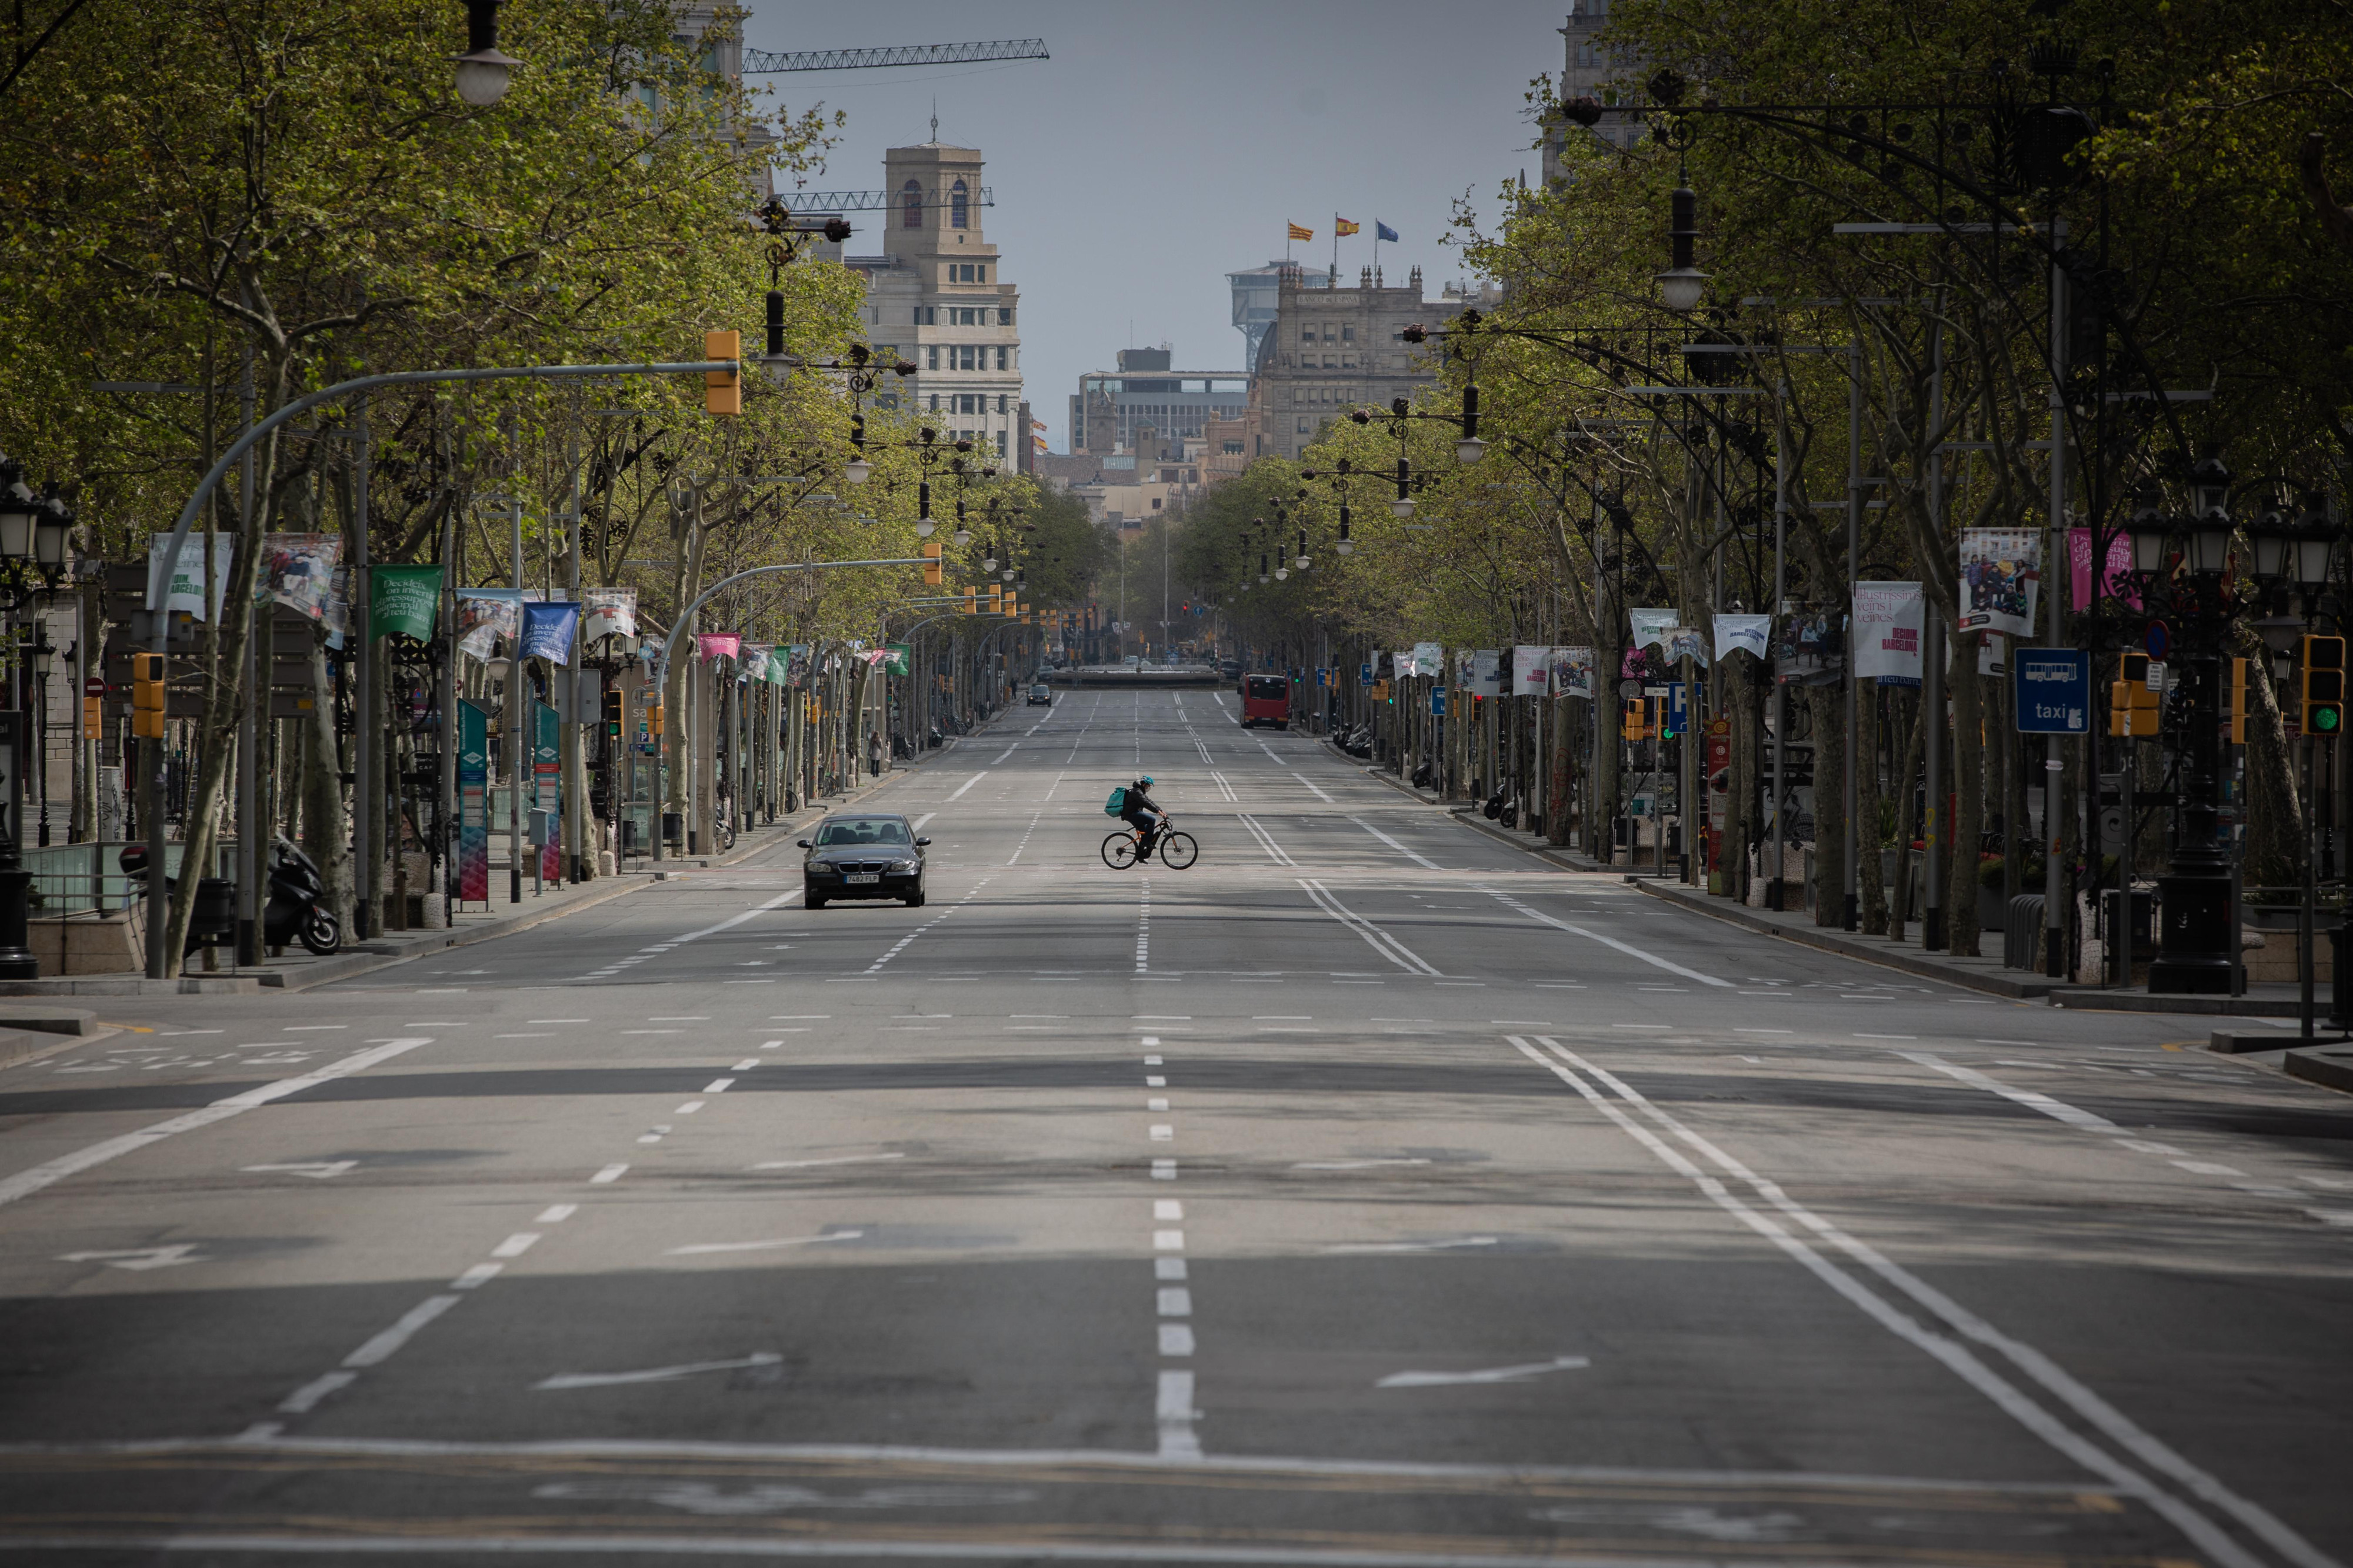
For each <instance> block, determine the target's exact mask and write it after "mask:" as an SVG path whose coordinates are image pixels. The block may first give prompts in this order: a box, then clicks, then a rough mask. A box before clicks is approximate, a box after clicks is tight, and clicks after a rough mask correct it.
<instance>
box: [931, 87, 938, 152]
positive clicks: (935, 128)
mask: <svg viewBox="0 0 2353 1568" xmlns="http://www.w3.org/2000/svg"><path fill="white" fill-rule="evenodd" d="M939 139H940V100H939V99H938V98H937V97H936V96H934V98H933V100H932V140H933V141H934V142H936V141H938V140H939Z"/></svg>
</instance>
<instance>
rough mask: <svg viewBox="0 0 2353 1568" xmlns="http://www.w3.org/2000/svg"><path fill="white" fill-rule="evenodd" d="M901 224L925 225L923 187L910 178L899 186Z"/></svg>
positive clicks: (907, 225)
mask: <svg viewBox="0 0 2353 1568" xmlns="http://www.w3.org/2000/svg"><path fill="white" fill-rule="evenodd" d="M899 225H900V226H901V227H902V228H921V227H923V185H922V184H920V183H919V182H917V181H914V180H909V181H908V182H907V183H906V184H903V185H902V186H900V187H899Z"/></svg>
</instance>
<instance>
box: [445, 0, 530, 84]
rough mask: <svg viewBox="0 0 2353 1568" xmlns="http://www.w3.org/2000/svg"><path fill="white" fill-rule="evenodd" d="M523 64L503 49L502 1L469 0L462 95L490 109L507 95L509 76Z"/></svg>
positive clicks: (461, 67) (460, 75)
mask: <svg viewBox="0 0 2353 1568" xmlns="http://www.w3.org/2000/svg"><path fill="white" fill-rule="evenodd" d="M521 64H522V61H521V60H519V59H517V58H514V57H513V56H512V55H506V54H501V53H500V52H499V0H466V52H465V53H464V54H462V55H459V57H458V96H459V98H461V99H463V100H465V101H466V102H467V103H469V104H471V105H472V106H473V107H474V108H476V109H488V108H490V107H491V105H492V104H494V103H496V102H498V100H501V99H502V98H504V97H505V96H506V95H507V79H508V78H509V77H510V76H512V74H513V73H514V68H515V67H517V66H519V65H521Z"/></svg>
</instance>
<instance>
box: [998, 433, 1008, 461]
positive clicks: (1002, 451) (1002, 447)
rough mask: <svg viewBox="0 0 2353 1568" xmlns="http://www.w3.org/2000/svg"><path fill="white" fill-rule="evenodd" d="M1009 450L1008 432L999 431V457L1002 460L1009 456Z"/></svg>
mask: <svg viewBox="0 0 2353 1568" xmlns="http://www.w3.org/2000/svg"><path fill="white" fill-rule="evenodd" d="M1008 450H1009V448H1008V446H1007V444H1006V432H1004V431H1002V430H999V431H998V432H997V456H998V457H1000V458H1002V457H1004V456H1006V455H1007V453H1008Z"/></svg>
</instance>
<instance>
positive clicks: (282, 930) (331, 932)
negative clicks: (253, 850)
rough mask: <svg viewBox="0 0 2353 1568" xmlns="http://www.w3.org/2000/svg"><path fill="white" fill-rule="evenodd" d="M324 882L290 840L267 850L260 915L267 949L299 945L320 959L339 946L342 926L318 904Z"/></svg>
mask: <svg viewBox="0 0 2353 1568" xmlns="http://www.w3.org/2000/svg"><path fill="white" fill-rule="evenodd" d="M326 888H327V885H326V880H325V879H323V878H322V877H321V876H320V875H319V865H318V862H317V861H315V860H313V859H311V858H310V857H309V856H308V855H305V854H303V853H302V851H301V848H300V847H298V846H297V845H296V844H295V843H294V842H293V841H292V840H291V839H287V838H280V839H279V840H278V841H277V842H276V843H274V844H272V845H271V846H270V847H269V903H268V904H267V905H266V906H265V907H264V908H263V909H262V911H261V940H262V941H263V942H267V943H268V944H269V946H271V947H284V946H285V945H286V944H287V943H288V942H301V944H302V946H303V947H304V948H305V949H306V950H308V951H309V952H313V953H316V954H317V955H318V956H319V957H321V958H324V957H326V956H327V955H328V954H330V953H332V952H335V951H336V950H338V949H339V948H341V947H342V946H343V921H341V920H339V919H337V918H336V916H335V911H334V910H331V909H329V908H327V906H326V905H325V904H323V903H322V902H321V901H320V899H321V895H322V894H323V893H324V892H325V891H326Z"/></svg>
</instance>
